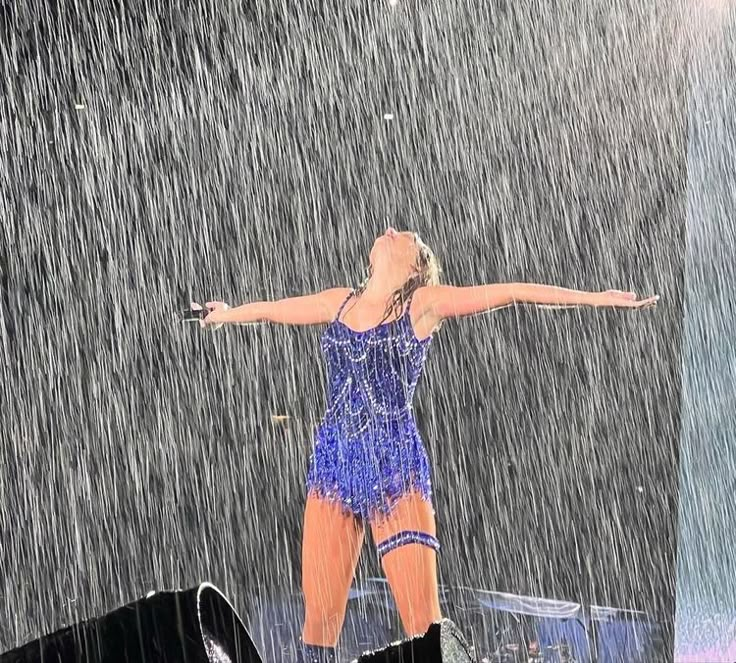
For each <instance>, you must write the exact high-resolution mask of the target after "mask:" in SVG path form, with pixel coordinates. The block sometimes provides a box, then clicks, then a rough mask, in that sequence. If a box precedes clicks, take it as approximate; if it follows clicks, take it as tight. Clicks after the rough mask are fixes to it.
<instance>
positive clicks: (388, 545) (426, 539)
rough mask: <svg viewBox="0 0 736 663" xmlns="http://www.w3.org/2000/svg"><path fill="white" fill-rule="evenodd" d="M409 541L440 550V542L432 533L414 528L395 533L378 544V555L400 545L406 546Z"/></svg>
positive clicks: (380, 555)
mask: <svg viewBox="0 0 736 663" xmlns="http://www.w3.org/2000/svg"><path fill="white" fill-rule="evenodd" d="M408 543H419V544H420V545H423V546H427V547H428V548H432V549H433V550H435V551H436V552H439V550H440V542H439V541H438V540H437V538H436V537H434V536H432V535H431V534H425V533H424V532H417V531H414V530H405V531H403V532H399V533H398V534H394V535H393V536H390V537H389V538H388V539H386V540H385V541H382V542H381V543H379V544H378V546H376V549H377V550H378V556H379V557H383V556H384V555H386V554H387V553H390V552H391V551H392V550H395V549H396V548H399V547H400V546H405V545H407V544H408Z"/></svg>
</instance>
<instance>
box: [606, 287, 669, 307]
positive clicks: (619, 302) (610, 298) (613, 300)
mask: <svg viewBox="0 0 736 663" xmlns="http://www.w3.org/2000/svg"><path fill="white" fill-rule="evenodd" d="M658 301H659V295H653V296H652V297H646V298H645V299H637V298H636V293H635V292H623V291H622V290H606V291H605V292H601V293H600V294H599V295H598V297H597V301H596V306H616V307H620V308H621V307H622V308H648V307H650V306H656V305H657V302H658Z"/></svg>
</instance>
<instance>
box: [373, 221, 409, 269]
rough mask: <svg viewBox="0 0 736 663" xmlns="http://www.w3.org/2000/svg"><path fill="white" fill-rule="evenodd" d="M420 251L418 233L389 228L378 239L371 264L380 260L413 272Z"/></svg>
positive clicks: (374, 246)
mask: <svg viewBox="0 0 736 663" xmlns="http://www.w3.org/2000/svg"><path fill="white" fill-rule="evenodd" d="M418 251H419V246H418V244H417V236H416V233H413V232H409V231H408V230H407V231H405V232H399V231H397V230H394V229H393V228H388V229H387V230H386V232H385V233H384V234H383V235H380V236H379V237H377V238H376V241H375V242H374V243H373V248H372V249H371V256H370V258H371V263H374V262H375V260H376V258H380V260H381V261H384V262H385V263H386V264H390V265H395V266H397V267H400V268H404V267H405V268H407V269H409V270H411V269H412V268H413V267H414V266H415V265H416V264H417V253H418Z"/></svg>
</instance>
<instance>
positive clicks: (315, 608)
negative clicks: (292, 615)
mask: <svg viewBox="0 0 736 663" xmlns="http://www.w3.org/2000/svg"><path fill="white" fill-rule="evenodd" d="M363 535H364V531H363V525H362V524H361V523H360V521H358V520H357V519H356V518H355V517H353V516H352V515H350V514H346V513H345V512H344V511H343V510H342V508H341V506H340V505H339V504H335V503H333V502H329V501H326V500H323V499H320V498H318V497H316V496H315V495H313V494H312V495H309V497H308V498H307V506H306V509H305V510H304V535H303V539H302V588H303V591H304V613H305V614H304V629H303V630H302V640H303V642H304V643H305V644H309V645H318V646H320V647H334V646H335V645H336V644H337V640H338V638H339V636H340V631H341V630H342V625H343V621H344V620H345V609H346V607H347V602H348V593H349V592H350V585H351V584H352V582H353V577H354V575H355V567H356V565H357V563H358V557H359V556H360V549H361V546H362V545H363Z"/></svg>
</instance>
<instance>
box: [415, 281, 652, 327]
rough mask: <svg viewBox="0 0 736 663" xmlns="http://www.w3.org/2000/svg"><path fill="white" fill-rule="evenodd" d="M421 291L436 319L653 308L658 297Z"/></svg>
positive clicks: (536, 287)
mask: <svg viewBox="0 0 736 663" xmlns="http://www.w3.org/2000/svg"><path fill="white" fill-rule="evenodd" d="M424 290H426V291H427V292H426V294H425V308H426V309H427V310H428V312H431V315H432V316H433V317H435V318H436V319H437V320H443V319H445V318H455V317H460V316H464V315H474V314H477V313H485V312H486V311H492V310H495V309H499V308H504V307H506V306H511V305H512V304H536V305H538V306H551V307H569V306H623V307H627V308H641V307H643V306H651V305H654V304H656V302H657V300H658V299H659V297H658V296H657V297H649V298H647V299H641V300H638V299H637V298H636V294H635V293H633V292H622V291H619V290H607V291H606V292H586V291H583V290H570V289H568V288H559V287H557V286H553V285H541V284H538V283H492V284H489V285H476V286H467V287H458V286H451V285H440V286H430V287H428V288H425V289H424Z"/></svg>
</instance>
